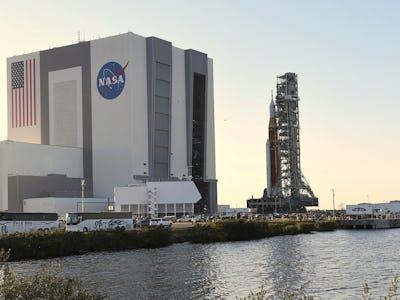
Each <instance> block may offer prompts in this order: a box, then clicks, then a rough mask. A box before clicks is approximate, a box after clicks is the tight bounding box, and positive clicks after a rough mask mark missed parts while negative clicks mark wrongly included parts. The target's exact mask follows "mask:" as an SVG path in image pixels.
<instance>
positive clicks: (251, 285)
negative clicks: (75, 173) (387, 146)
mask: <svg viewBox="0 0 400 300" xmlns="http://www.w3.org/2000/svg"><path fill="white" fill-rule="evenodd" d="M399 246H400V229H390V230H366V231H361V230H360V231H345V230H339V231H335V232H326V233H314V234H303V235H296V236H280V237H273V238H267V239H263V240H258V241H250V242H231V243H215V244H208V245H193V244H189V243H184V244H175V245H172V246H170V247H166V248H162V249H150V250H149V249H141V250H131V251H123V252H113V253H105V252H103V253H95V254H86V255H82V256H73V257H66V258H60V259H53V260H51V261H50V260H39V261H24V262H15V263H12V266H13V268H14V270H15V271H16V273H17V274H25V275H27V274H32V273H33V272H35V271H37V270H38V269H39V268H40V266H41V265H43V264H46V263H49V262H53V263H56V264H59V265H60V266H61V270H62V274H65V275H66V276H79V277H80V278H81V279H82V280H83V281H84V283H85V286H87V287H89V288H90V287H93V288H95V289H97V290H98V291H100V292H102V293H104V294H106V295H107V299H237V297H245V296H247V295H248V294H249V292H250V291H253V292H256V291H259V290H260V288H261V287H263V288H264V290H267V291H268V292H269V294H271V295H276V294H275V293H276V292H277V291H288V292H296V291H304V292H306V294H307V295H312V296H315V297H318V298H322V299H362V291H363V284H364V282H365V281H367V282H368V285H369V287H370V292H371V294H372V296H373V297H374V298H379V297H378V296H383V295H386V294H387V291H388V287H389V286H390V283H391V280H392V278H393V275H394V274H396V273H397V272H400V257H399V255H398V254H399Z"/></svg>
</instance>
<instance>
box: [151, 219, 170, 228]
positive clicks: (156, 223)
mask: <svg viewBox="0 0 400 300" xmlns="http://www.w3.org/2000/svg"><path fill="white" fill-rule="evenodd" d="M150 226H162V227H171V226H172V221H171V220H168V219H164V218H153V219H150Z"/></svg>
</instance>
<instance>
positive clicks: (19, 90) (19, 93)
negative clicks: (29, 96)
mask: <svg viewBox="0 0 400 300" xmlns="http://www.w3.org/2000/svg"><path fill="white" fill-rule="evenodd" d="M21 100H22V99H21V89H18V102H19V108H18V124H19V127H21V120H22V118H21V115H22V114H21Z"/></svg>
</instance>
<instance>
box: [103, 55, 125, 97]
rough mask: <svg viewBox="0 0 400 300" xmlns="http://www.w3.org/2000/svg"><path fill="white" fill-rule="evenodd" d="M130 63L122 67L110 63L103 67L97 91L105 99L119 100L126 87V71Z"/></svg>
mask: <svg viewBox="0 0 400 300" xmlns="http://www.w3.org/2000/svg"><path fill="white" fill-rule="evenodd" d="M128 64H129V61H128V62H127V63H126V64H125V66H124V67H122V66H121V65H120V64H119V63H117V62H115V61H110V62H108V63H106V64H105V65H104V66H102V67H101V69H100V71H99V74H98V75H97V89H98V91H99V93H100V95H101V96H103V98H105V99H108V100H112V99H115V98H117V97H118V96H119V95H120V94H121V93H122V91H123V89H124V86H125V69H126V67H127V66H128Z"/></svg>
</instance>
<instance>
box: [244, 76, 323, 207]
mask: <svg viewBox="0 0 400 300" xmlns="http://www.w3.org/2000/svg"><path fill="white" fill-rule="evenodd" d="M277 79H278V82H277V85H276V97H275V101H274V100H273V98H272V99H271V103H270V108H269V109H270V119H269V125H268V140H267V145H266V147H267V149H266V150H267V151H266V152H267V153H266V154H267V189H266V190H265V191H264V195H263V198H262V199H249V200H248V207H250V208H257V209H258V211H259V212H268V211H278V210H279V211H291V212H292V211H300V210H304V208H305V207H306V206H318V198H317V197H315V195H314V193H313V191H312V189H311V187H310V185H309V184H308V182H307V180H306V179H305V177H304V175H303V173H302V172H301V168H300V127H299V96H298V85H297V74H295V73H286V74H284V75H282V76H278V78H277Z"/></svg>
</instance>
